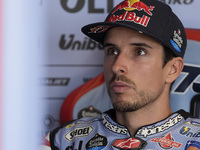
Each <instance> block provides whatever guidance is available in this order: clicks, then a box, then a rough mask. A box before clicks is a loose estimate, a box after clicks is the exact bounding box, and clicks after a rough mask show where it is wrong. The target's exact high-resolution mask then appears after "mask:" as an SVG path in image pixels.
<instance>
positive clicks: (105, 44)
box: [103, 43, 152, 49]
mask: <svg viewBox="0 0 200 150" xmlns="http://www.w3.org/2000/svg"><path fill="white" fill-rule="evenodd" d="M130 45H134V46H144V47H148V48H151V49H152V47H151V46H149V45H148V44H146V43H131V44H130ZM108 46H116V45H115V44H112V43H104V45H103V48H105V47H108Z"/></svg>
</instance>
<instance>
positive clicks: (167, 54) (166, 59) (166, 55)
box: [163, 46, 176, 91]
mask: <svg viewBox="0 0 200 150" xmlns="http://www.w3.org/2000/svg"><path fill="white" fill-rule="evenodd" d="M163 49H164V50H163V51H164V52H163V67H164V66H165V65H166V64H167V63H168V62H169V61H170V60H172V59H173V58H174V57H176V56H175V54H174V53H173V52H172V50H170V49H169V48H168V47H166V46H163ZM175 81H176V80H174V81H173V82H172V83H171V86H170V91H171V90H172V86H173V85H174V82H175Z"/></svg>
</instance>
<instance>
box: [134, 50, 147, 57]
mask: <svg viewBox="0 0 200 150" xmlns="http://www.w3.org/2000/svg"><path fill="white" fill-rule="evenodd" d="M146 54H147V52H146V50H144V49H142V48H138V49H136V51H135V55H136V56H144V55H146Z"/></svg>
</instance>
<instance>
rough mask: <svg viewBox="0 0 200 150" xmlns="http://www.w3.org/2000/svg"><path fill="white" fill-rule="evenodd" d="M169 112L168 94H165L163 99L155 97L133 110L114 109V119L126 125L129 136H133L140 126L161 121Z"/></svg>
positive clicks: (170, 111)
mask: <svg viewBox="0 0 200 150" xmlns="http://www.w3.org/2000/svg"><path fill="white" fill-rule="evenodd" d="M171 114H172V110H171V108H170V103H169V96H167V98H166V97H165V99H162V98H160V99H157V100H156V101H154V102H152V103H150V104H148V105H146V106H144V107H143V108H140V109H138V110H136V111H133V112H119V111H116V120H117V122H118V123H120V124H122V125H124V126H126V127H127V128H128V130H129V132H130V134H131V136H134V135H135V133H136V132H137V130H138V129H139V128H140V127H142V126H145V125H148V124H153V123H156V122H158V121H161V120H163V119H165V118H167V117H168V116H170V115H171Z"/></svg>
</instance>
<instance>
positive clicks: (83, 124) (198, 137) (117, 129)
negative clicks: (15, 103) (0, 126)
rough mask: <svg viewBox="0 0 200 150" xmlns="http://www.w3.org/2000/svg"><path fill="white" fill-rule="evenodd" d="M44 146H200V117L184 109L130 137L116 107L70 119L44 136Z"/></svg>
mask: <svg viewBox="0 0 200 150" xmlns="http://www.w3.org/2000/svg"><path fill="white" fill-rule="evenodd" d="M45 140H46V142H45V143H46V144H44V145H43V150H102V149H103V150H119V149H121V150H123V149H131V150H139V149H144V150H160V149H170V150H177V149H179V150H200V119H195V118H191V117H190V114H189V113H187V112H185V111H184V110H179V111H177V112H175V113H173V114H172V115H171V116H169V117H168V118H166V119H164V120H162V121H160V122H156V123H154V124H150V125H146V126H143V127H141V128H140V129H138V131H137V133H136V134H135V136H134V137H131V136H130V134H129V131H128V129H127V128H126V127H125V126H122V125H120V124H118V123H116V122H115V111H114V110H109V111H107V112H105V113H102V115H99V116H97V117H88V118H81V119H78V120H75V121H72V122H69V123H67V124H65V125H63V126H61V127H59V128H57V129H55V130H53V131H52V132H50V133H49V134H48V135H47V137H46V138H45Z"/></svg>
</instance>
